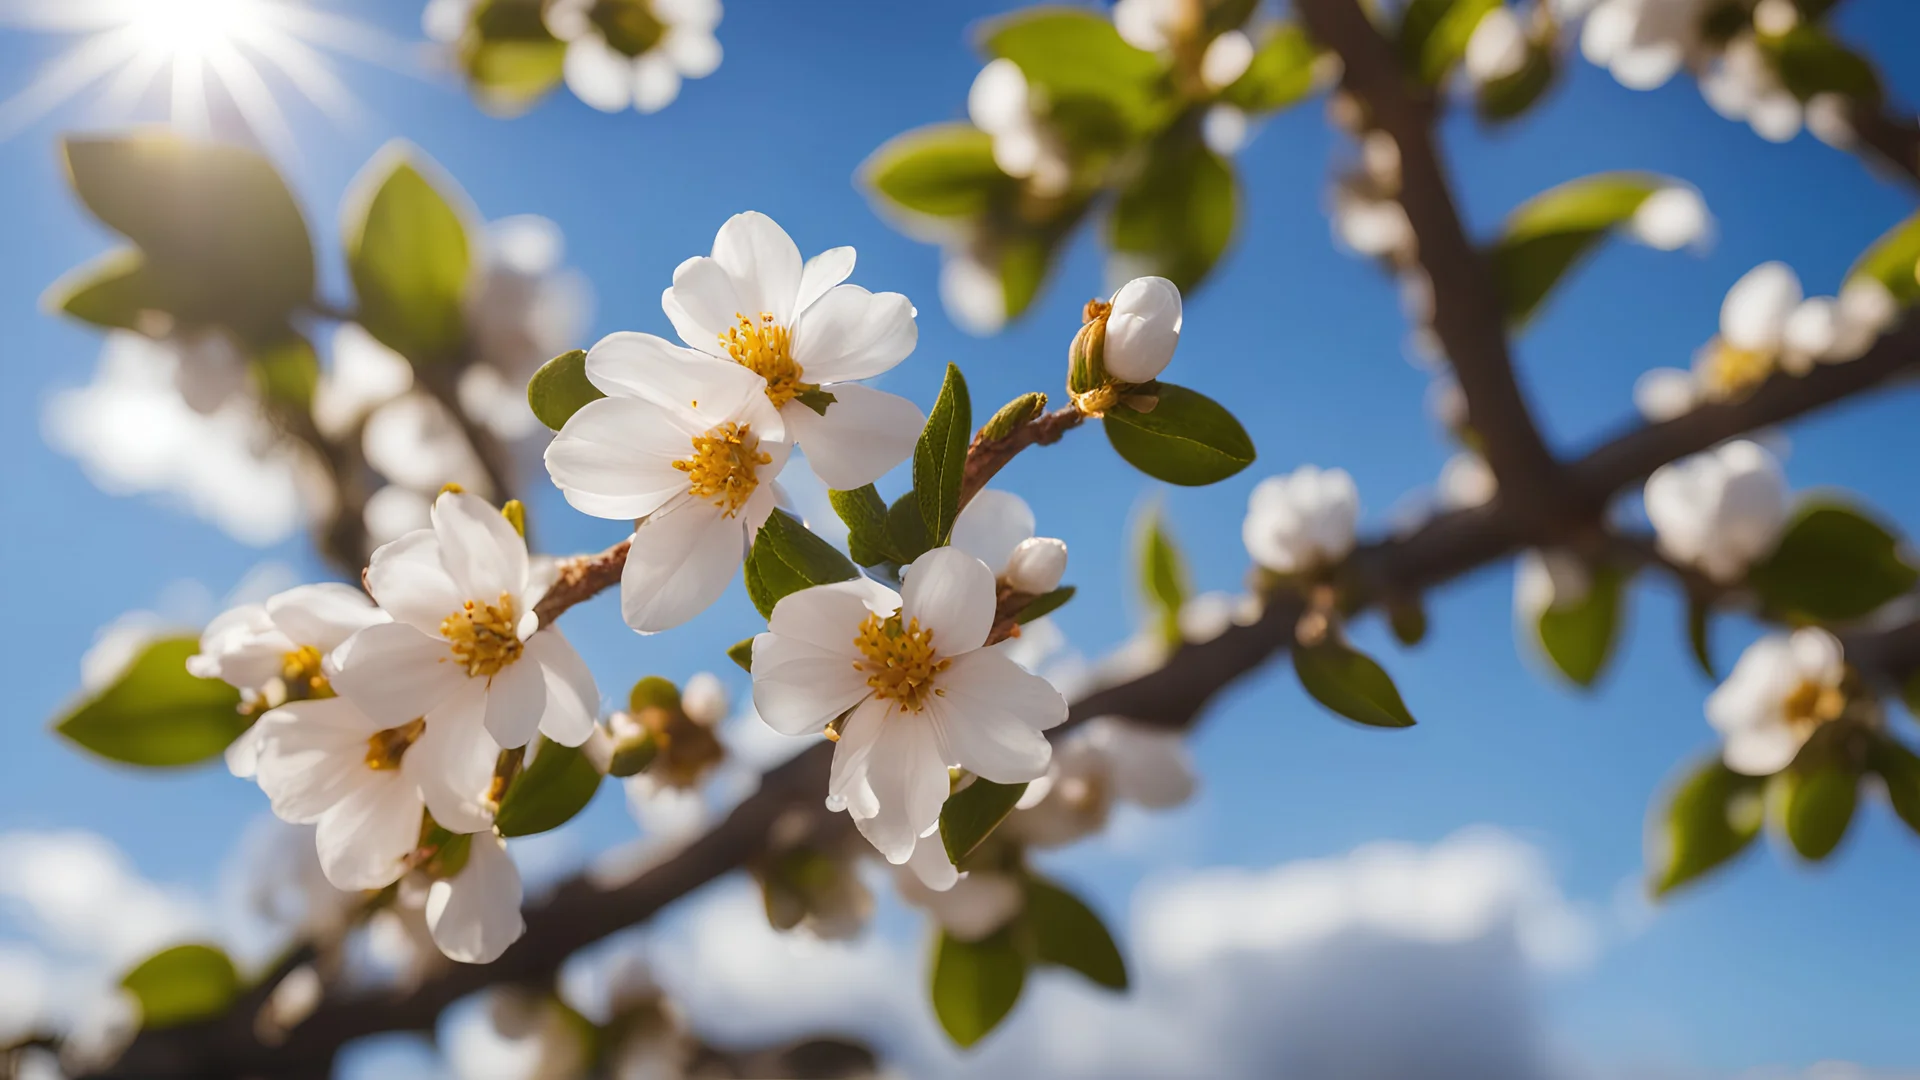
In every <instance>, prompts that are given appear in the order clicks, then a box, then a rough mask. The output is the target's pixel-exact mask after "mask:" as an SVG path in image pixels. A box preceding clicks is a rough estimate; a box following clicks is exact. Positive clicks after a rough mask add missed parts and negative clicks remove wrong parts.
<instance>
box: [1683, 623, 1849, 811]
mask: <svg viewBox="0 0 1920 1080" xmlns="http://www.w3.org/2000/svg"><path fill="white" fill-rule="evenodd" d="M1845 676H1846V663H1845V660H1844V659H1843V657H1842V655H1841V648H1840V641H1839V639H1838V638H1835V637H1834V636H1833V635H1832V634H1829V633H1827V632H1826V631H1825V630H1821V629H1819V628H1818V627H1811V626H1809V627H1802V628H1800V629H1798V630H1795V631H1793V632H1792V633H1774V634H1768V635H1767V636H1766V637H1763V638H1761V639H1760V640H1759V641H1756V642H1754V643H1753V644H1752V645H1750V646H1748V647H1747V651H1746V652H1744V653H1742V654H1740V660H1739V662H1738V663H1736V664H1735V665H1734V667H1733V671H1732V672H1731V673H1730V674H1728V676H1727V680H1726V681H1725V682H1723V683H1721V684H1720V686H1719V687H1718V688H1717V689H1715V690H1714V692H1713V693H1712V695H1710V696H1709V697H1708V698H1707V722H1708V723H1710V724H1712V725H1713V727H1714V729H1715V730H1717V731H1719V732H1720V737H1721V739H1722V740H1723V744H1722V748H1721V756H1722V758H1723V759H1724V760H1725V761H1726V763H1727V768H1729V769H1732V770H1733V771H1735V772H1738V773H1745V774H1746V775H1748V776H1769V775H1772V774H1773V773H1777V772H1779V771H1780V770H1781V769H1784V768H1786V767H1787V766H1788V765H1790V764H1792V763H1793V759H1794V757H1795V755H1797V754H1799V752H1800V748H1801V747H1802V746H1804V745H1806V742H1807V740H1808V739H1809V738H1811V737H1812V735H1813V733H1814V731H1815V730H1817V729H1818V728H1819V727H1820V725H1821V724H1824V723H1827V722H1828V721H1831V720H1834V719H1837V718H1838V717H1839V716H1840V714H1841V713H1842V712H1843V711H1844V710H1845V708H1846V704H1847V698H1846V694H1845V692H1844V691H1843V690H1842V689H1841V681H1842V680H1843V679H1844V678H1845Z"/></svg>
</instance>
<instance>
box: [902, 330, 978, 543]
mask: <svg viewBox="0 0 1920 1080" xmlns="http://www.w3.org/2000/svg"><path fill="white" fill-rule="evenodd" d="M972 438H973V405H972V402H971V401H970V400H969V398H968V397H967V380H966V378H965V377H963V376H962V375H961V374H960V369H959V368H958V367H956V366H955V365H953V364H948V365H947V378H946V381H945V382H944V383H942V384H941V386H940V396H939V397H937V398H935V399H934V402H933V411H932V412H930V413H928V414H927V426H926V427H925V428H923V429H921V431H920V441H919V443H918V445H916V446H915V447H914V448H913V492H914V498H915V500H916V501H917V502H918V503H919V504H920V520H921V521H922V522H923V523H924V525H925V528H926V532H927V539H928V541H929V544H930V546H932V547H940V546H942V545H944V544H945V543H946V542H947V539H948V538H949V537H951V536H952V535H953V522H954V519H955V518H957V517H959V516H960V481H961V480H962V479H963V478H964V477H965V475H966V471H967V444H968V442H970V441H971V440H972Z"/></svg>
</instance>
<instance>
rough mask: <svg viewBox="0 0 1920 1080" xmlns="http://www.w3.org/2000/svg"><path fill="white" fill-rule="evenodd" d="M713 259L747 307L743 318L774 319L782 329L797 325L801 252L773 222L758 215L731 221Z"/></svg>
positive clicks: (748, 213) (718, 237) (716, 239)
mask: <svg viewBox="0 0 1920 1080" xmlns="http://www.w3.org/2000/svg"><path fill="white" fill-rule="evenodd" d="M713 260H714V261H715V262H717V263H719V264H720V265H721V267H722V268H723V269H725V270H726V272H727V276H728V277H729V278H731V279H733V289H734V293H735V294H736V295H737V296H739V298H740V302H741V303H742V304H743V305H745V306H744V307H743V308H741V309H740V310H739V314H742V315H746V316H748V317H749V318H758V317H759V316H760V315H761V314H763V313H765V314H771V315H772V316H773V321H774V322H776V323H778V324H780V325H781V326H792V325H793V315H794V301H795V300H796V299H798V298H799V295H800V272H801V269H802V264H801V261H800V249H799V248H798V247H796V246H794V243H793V237H791V236H788V235H787V231H786V230H785V229H782V228H781V227H780V226H779V225H778V224H777V223H776V222H775V221H774V220H773V219H772V218H770V217H768V216H767V215H765V214H762V213H760V212H758V211H756V210H749V211H746V212H745V213H741V214H735V215H733V216H732V217H730V218H728V219H727V220H726V223H725V224H723V225H721V226H720V232H719V234H718V235H716V236H715V237H714V238H713Z"/></svg>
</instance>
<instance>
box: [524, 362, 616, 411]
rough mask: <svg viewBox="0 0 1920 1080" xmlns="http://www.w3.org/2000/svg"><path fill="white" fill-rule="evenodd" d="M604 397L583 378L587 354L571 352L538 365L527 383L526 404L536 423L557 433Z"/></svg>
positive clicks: (585, 374)
mask: <svg viewBox="0 0 1920 1080" xmlns="http://www.w3.org/2000/svg"><path fill="white" fill-rule="evenodd" d="M606 396H607V395H606V394H603V393H601V392H600V388H599V387H597V386H595V385H593V383H592V381H590V380H589V379H588V378H587V352H586V350H585V349H575V350H573V351H572V352H564V353H561V354H560V355H559V356H556V357H554V358H553V359H551V360H549V361H547V362H546V363H544V364H541V365H540V370H539V371H536V372H534V373H533V378H531V379H529V380H527V405H528V406H530V407H531V408H532V409H533V415H535V416H537V417H539V418H540V422H541V423H543V424H545V425H547V426H548V427H550V428H552V429H553V430H555V431H559V430H560V429H561V428H563V427H565V426H566V424H567V421H568V420H570V419H572V418H573V414H574V413H577V412H579V411H580V409H581V407H582V406H584V405H585V404H587V403H588V402H590V401H598V400H600V399H601V398H603V397H606Z"/></svg>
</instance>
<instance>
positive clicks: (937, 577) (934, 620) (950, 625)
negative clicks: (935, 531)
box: [900, 547, 998, 656]
mask: <svg viewBox="0 0 1920 1080" xmlns="http://www.w3.org/2000/svg"><path fill="white" fill-rule="evenodd" d="M997 592H998V590H997V588H996V586H995V584H994V579H993V571H992V570H989V569H988V568H987V564H986V563H983V562H981V561H980V560H979V559H976V558H974V557H973V556H971V555H969V554H967V553H966V552H964V551H961V550H960V549H959V548H952V547H941V548H934V549H933V550H932V551H929V552H927V553H926V554H925V555H922V556H920V557H919V558H918V559H915V560H914V561H913V565H912V566H910V567H908V568H907V572H906V584H905V587H904V588H902V589H901V590H900V618H901V620H902V621H912V620H918V621H919V623H920V627H921V628H922V629H924V630H928V631H930V632H932V634H933V648H934V651H935V652H937V653H939V654H940V655H941V656H959V655H960V654H961V653H966V652H972V651H973V650H975V649H978V648H979V647H980V646H981V645H983V644H985V643H986V640H987V633H988V632H989V631H991V630H992V629H993V616H994V605H995V603H996V602H997Z"/></svg>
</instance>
